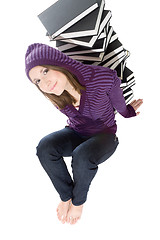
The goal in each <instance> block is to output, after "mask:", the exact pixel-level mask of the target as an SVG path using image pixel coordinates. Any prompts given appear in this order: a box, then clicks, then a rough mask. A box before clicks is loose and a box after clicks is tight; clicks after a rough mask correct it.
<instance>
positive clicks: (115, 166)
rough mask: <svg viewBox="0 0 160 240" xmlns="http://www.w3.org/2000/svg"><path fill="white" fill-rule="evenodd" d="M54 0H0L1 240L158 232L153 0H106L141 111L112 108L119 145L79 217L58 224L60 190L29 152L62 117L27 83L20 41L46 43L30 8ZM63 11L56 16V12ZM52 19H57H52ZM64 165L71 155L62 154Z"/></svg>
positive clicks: (158, 235)
mask: <svg viewBox="0 0 160 240" xmlns="http://www.w3.org/2000/svg"><path fill="white" fill-rule="evenodd" d="M54 2H55V1H53V0H52V1H51V0H45V1H39V0H32V1H31V0H27V1H20V0H15V1H5V2H3V6H1V14H0V18H1V19H0V22H1V50H0V61H1V64H0V67H1V71H0V80H1V94H0V98H1V99H0V104H1V107H0V112H1V124H0V126H1V131H0V134H1V167H0V184H1V188H0V189H1V191H0V194H1V197H0V201H1V203H0V207H1V209H0V218H1V231H0V235H2V236H1V239H3V240H6V239H7V240H8V239H16V240H20V239H23V240H28V239H38V240H41V239H43V240H44V239H45V240H51V239H55V238H58V239H60V240H62V239H64V238H65V239H67V240H68V239H73V238H75V239H88V238H89V239H108V240H118V239H123V240H128V239H129V240H135V239H136V240H141V239H147V240H148V239H149V240H153V239H154V240H159V239H160V231H159V226H160V204H159V203H160V191H159V190H160V185H159V183H160V174H159V173H160V154H159V151H160V146H159V142H160V136H159V134H160V131H159V121H160V117H159V116H160V115H159V94H160V92H159V87H160V83H159V81H160V79H159V78H160V77H159V55H160V51H159V42H160V41H159V40H160V39H159V36H160V34H159V22H160V19H159V5H158V0H157V1H156V0H152V1H144V0H141V1H138V0H134V1H128V0H121V1H118V0H117V1H116V0H112V1H111V0H110V1H109V0H108V1H107V0H106V9H108V10H111V11H112V18H111V25H112V26H113V28H114V30H115V31H116V32H117V34H118V37H119V40H120V41H121V42H122V43H123V46H124V47H125V48H126V49H128V50H129V51H130V53H131V56H130V57H129V58H128V60H127V66H128V67H129V68H131V70H132V71H133V72H134V74H135V77H136V86H135V87H134V95H135V98H136V99H138V98H143V99H144V104H143V106H142V107H141V109H140V111H141V114H140V115H139V116H138V117H135V118H131V119H125V118H123V117H121V116H120V115H116V119H117V124H118V132H117V135H118V137H119V141H120V144H119V146H118V149H117V151H116V153H115V154H114V155H113V156H112V157H111V158H110V159H109V160H108V161H107V162H105V163H104V164H102V165H100V166H99V171H98V173H97V175H96V177H95V179H94V180H93V182H92V185H91V188H90V191H89V194H88V200H87V202H86V203H85V205H84V210H83V215H82V218H81V220H80V221H79V222H78V223H77V224H76V225H74V226H71V225H68V224H65V225H63V224H61V223H60V222H59V221H58V219H57V216H56V207H57V205H58V203H59V197H58V195H57V193H56V191H55V190H54V188H53V186H52V184H51V182H50V180H49V178H48V176H47V174H46V173H45V172H44V170H43V169H42V167H41V165H40V163H39V160H38V158H37V157H36V149H35V148H36V146H37V144H38V142H39V140H40V139H41V138H42V137H43V136H45V135H47V134H48V133H51V132H53V131H56V130H58V129H61V128H63V127H64V126H65V124H66V117H65V116H64V115H62V114H61V113H60V112H58V110H57V109H55V108H54V107H53V106H52V104H51V103H50V102H49V101H48V100H47V99H46V98H45V97H44V96H43V95H41V94H40V93H39V91H37V89H36V88H35V87H34V86H33V85H32V84H31V83H30V82H29V80H28V79H27V77H26V75H25V71H24V55H25V52H26V49H27V46H28V45H29V44H31V43H34V42H42V43H46V44H50V43H49V40H48V38H47V37H46V36H45V34H46V30H45V28H44V27H43V25H42V24H41V22H40V21H39V19H38V18H37V15H38V14H39V13H41V12H42V11H43V10H45V9H46V8H47V7H49V6H50V5H52V4H53V3H54ZM62 17H63V16H62ZM55 21H56V19H55ZM66 161H67V164H68V167H70V158H67V159H66Z"/></svg>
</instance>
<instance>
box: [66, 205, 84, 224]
mask: <svg viewBox="0 0 160 240" xmlns="http://www.w3.org/2000/svg"><path fill="white" fill-rule="evenodd" d="M82 210H83V205H80V206H74V205H73V204H72V203H71V205H70V208H69V211H68V214H67V223H70V224H75V223H76V222H77V221H78V220H79V219H80V218H81V215H82Z"/></svg>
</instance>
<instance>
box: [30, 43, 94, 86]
mask: <svg viewBox="0 0 160 240" xmlns="http://www.w3.org/2000/svg"><path fill="white" fill-rule="evenodd" d="M41 65H52V66H59V67H63V68H65V69H67V70H68V71H70V72H71V73H72V74H74V75H75V76H76V77H77V78H78V80H79V82H80V83H82V84H85V82H86V81H88V80H89V79H90V78H91V76H92V73H93V68H92V67H91V66H89V65H86V64H83V63H81V62H79V61H77V60H74V59H72V58H70V57H69V56H67V55H66V54H64V53H62V52H61V51H59V50H57V49H56V48H53V47H50V46H48V45H46V44H42V43H34V44H31V45H30V46H28V49H27V52H26V54H25V71H26V75H27V77H28V78H29V80H31V79H30V77H29V71H30V70H31V69H32V68H33V67H35V66H41Z"/></svg>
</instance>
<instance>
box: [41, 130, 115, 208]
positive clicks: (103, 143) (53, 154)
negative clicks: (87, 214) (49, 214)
mask: <svg viewBox="0 0 160 240" xmlns="http://www.w3.org/2000/svg"><path fill="white" fill-rule="evenodd" d="M118 143H119V142H118V138H117V137H116V136H115V134H112V133H100V134H96V135H94V136H92V137H86V136H81V135H79V134H78V133H77V132H75V131H74V130H72V129H70V128H69V127H65V128H64V129H62V130H60V131H57V132H54V133H51V134H49V135H47V136H45V137H44V138H42V140H41V141H40V142H39V144H38V146H37V156H38V157H39V160H40V162H41V164H42V166H43V168H44V169H45V171H46V172H47V174H48V176H49V177H50V179H51V181H52V183H53V185H54V187H55V189H56V190H57V192H58V193H59V195H60V198H61V200H62V201H67V200H69V199H72V203H73V204H74V205H75V206H78V205H81V204H83V203H84V202H85V201H86V199H87V193H88V190H89V186H90V184H91V181H92V179H93V178H94V176H95V174H96V173H97V170H98V164H100V163H102V162H104V161H105V160H107V159H108V158H109V157H110V156H111V155H112V154H113V153H114V151H115V150H116V148H117V145H118ZM69 156H72V163H71V166H72V173H73V180H72V178H71V176H70V174H69V172H68V169H67V166H66V164H65V162H64V159H63V157H69Z"/></svg>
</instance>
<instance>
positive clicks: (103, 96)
mask: <svg viewBox="0 0 160 240" xmlns="http://www.w3.org/2000/svg"><path fill="white" fill-rule="evenodd" d="M43 64H46V65H47V64H48V65H56V66H60V67H64V68H66V69H67V70H69V71H70V72H71V73H73V74H74V75H76V77H77V78H78V81H79V82H80V83H81V84H82V85H83V86H85V87H86V90H85V91H84V90H81V99H80V106H79V110H77V109H76V108H75V107H74V106H73V105H67V106H66V107H65V108H63V109H62V110H60V111H61V112H62V113H63V114H65V115H66V116H67V117H68V120H67V123H68V125H69V127H70V128H72V129H74V130H75V131H77V132H78V133H80V134H82V135H86V136H91V135H94V134H97V133H100V132H111V133H116V131H117V125H116V120H115V113H114V109H116V110H117V111H118V112H119V113H120V114H121V115H122V116H123V117H125V118H129V117H133V116H136V113H135V111H134V109H133V107H132V106H131V105H130V104H128V105H126V103H125V99H124V97H123V91H122V90H121V88H120V84H121V80H120V79H119V78H118V77H117V72H116V71H115V70H111V69H109V68H106V67H102V66H93V65H86V64H83V63H81V62H78V61H76V60H74V59H72V58H70V57H69V56H67V55H65V54H64V53H62V52H61V51H59V50H57V49H55V48H52V47H50V46H48V45H45V44H39V43H38V44H37V43H35V44H32V45H30V46H29V48H28V50H27V53H26V74H27V76H28V77H29V75H28V73H29V70H30V69H31V68H32V67H34V66H37V65H43Z"/></svg>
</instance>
